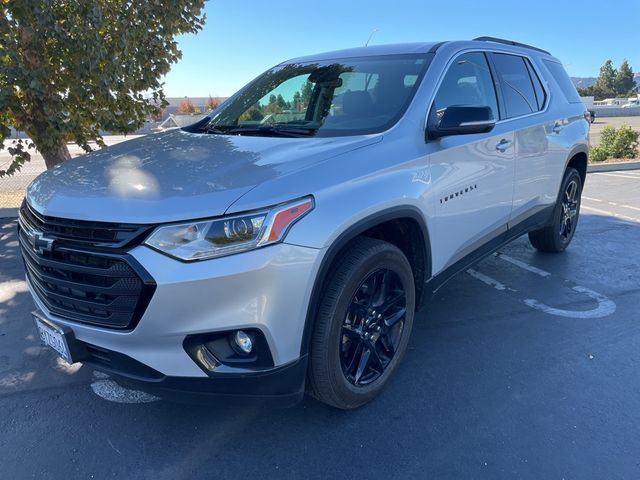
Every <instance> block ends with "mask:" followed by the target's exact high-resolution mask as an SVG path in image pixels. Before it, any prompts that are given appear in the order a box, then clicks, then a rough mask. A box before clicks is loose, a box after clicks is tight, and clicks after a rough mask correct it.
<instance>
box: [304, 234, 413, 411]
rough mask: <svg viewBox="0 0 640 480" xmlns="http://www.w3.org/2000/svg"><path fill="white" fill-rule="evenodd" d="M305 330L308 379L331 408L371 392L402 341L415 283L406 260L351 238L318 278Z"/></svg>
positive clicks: (356, 402)
mask: <svg viewBox="0 0 640 480" xmlns="http://www.w3.org/2000/svg"><path fill="white" fill-rule="evenodd" d="M325 285H326V291H325V292H324V295H323V297H322V300H321V302H320V308H319V311H318V316H317V318H316V322H315V326H314V332H313V337H312V344H311V352H310V365H309V386H310V393H311V394H312V395H313V396H315V397H316V398H317V399H318V400H320V401H322V402H324V403H327V404H329V405H332V406H334V407H337V408H342V409H351V408H356V407H359V406H361V405H363V404H365V403H367V402H368V401H370V400H372V399H373V398H374V397H376V396H377V395H378V394H379V393H380V392H381V390H382V389H383V388H384V387H385V385H386V384H387V383H388V381H389V379H390V377H391V376H392V375H393V373H394V372H395V370H396V369H397V368H398V364H399V363H400V360H401V359H402V357H403V355H404V353H405V351H406V349H407V344H408V342H409V336H410V334H411V327H412V326H413V317H414V312H415V286H414V280H413V273H412V270H411V265H410V264H409V261H408V260H407V258H406V257H405V256H404V254H403V253H402V251H401V250H400V249H398V248H397V247H395V246H394V245H392V244H390V243H387V242H384V241H382V240H376V239H372V238H359V239H357V240H355V241H354V242H353V243H352V244H351V245H350V246H349V247H348V248H347V250H346V251H345V252H344V253H343V254H342V255H341V256H340V259H339V260H338V262H337V263H336V265H335V266H334V267H333V269H332V271H331V272H330V274H329V277H328V278H327V281H326V283H325Z"/></svg>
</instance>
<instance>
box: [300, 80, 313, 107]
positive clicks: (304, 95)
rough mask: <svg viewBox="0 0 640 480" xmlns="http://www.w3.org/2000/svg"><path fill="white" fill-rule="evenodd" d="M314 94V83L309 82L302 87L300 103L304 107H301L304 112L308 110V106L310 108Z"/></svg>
mask: <svg viewBox="0 0 640 480" xmlns="http://www.w3.org/2000/svg"><path fill="white" fill-rule="evenodd" d="M312 93H313V83H311V82H310V81H309V80H307V81H306V82H305V83H304V85H303V86H302V90H301V91H300V103H301V105H302V107H301V110H302V111H304V110H306V108H307V106H309V102H310V101H311V94H312Z"/></svg>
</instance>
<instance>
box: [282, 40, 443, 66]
mask: <svg viewBox="0 0 640 480" xmlns="http://www.w3.org/2000/svg"><path fill="white" fill-rule="evenodd" d="M440 43H441V42H420V43H395V44H389V45H370V46H368V47H355V48H348V49H346V50H334V51H332V52H325V53H319V54H316V55H307V56H304V57H298V58H292V59H291V60H289V61H290V62H293V61H295V62H306V61H312V60H330V59H333V58H351V57H373V56H377V55H399V54H403V53H409V54H411V53H427V52H428V51H429V50H431V49H432V48H434V47H435V46H437V45H439V44H440Z"/></svg>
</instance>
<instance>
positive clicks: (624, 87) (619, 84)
mask: <svg viewBox="0 0 640 480" xmlns="http://www.w3.org/2000/svg"><path fill="white" fill-rule="evenodd" d="M614 87H615V90H616V93H617V94H618V95H625V94H629V93H631V92H632V91H633V89H634V88H636V82H635V80H634V78H633V69H632V68H631V66H630V65H629V62H628V61H627V60H626V59H625V60H624V61H623V62H622V63H621V64H620V67H619V68H618V72H617V73H616V78H615V80H614Z"/></svg>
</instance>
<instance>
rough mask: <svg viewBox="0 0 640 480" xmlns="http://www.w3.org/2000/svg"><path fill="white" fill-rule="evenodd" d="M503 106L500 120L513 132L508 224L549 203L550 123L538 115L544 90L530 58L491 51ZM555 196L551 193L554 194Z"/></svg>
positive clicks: (552, 173) (550, 173) (542, 101)
mask: <svg viewBox="0 0 640 480" xmlns="http://www.w3.org/2000/svg"><path fill="white" fill-rule="evenodd" d="M490 57H491V60H492V62H493V66H494V68H495V72H496V77H497V80H498V84H499V87H500V91H501V94H502V99H503V105H504V123H505V124H506V125H508V126H509V128H511V129H512V130H513V131H514V135H515V184H514V190H513V211H512V212H511V215H510V219H509V226H510V227H512V226H514V225H516V224H518V223H520V222H521V221H524V220H526V219H527V218H528V217H529V216H531V215H533V214H534V213H536V212H538V211H539V210H541V209H542V208H543V207H544V206H546V205H548V204H549V198H548V195H549V191H548V186H549V180H550V178H551V176H552V175H557V174H556V172H555V171H553V170H550V169H549V161H550V158H551V157H552V156H553V151H554V148H553V146H551V147H550V145H549V141H548V138H547V135H548V134H549V133H552V132H553V128H554V126H553V125H546V124H545V122H544V120H543V116H542V115H540V114H539V112H541V111H542V110H543V109H544V107H545V104H546V101H547V92H546V90H545V89H544V87H543V86H542V83H541V82H540V79H539V77H538V75H537V73H536V72H535V70H534V68H533V66H532V63H531V61H530V60H529V59H528V58H526V57H523V56H520V55H514V54H508V53H491V54H490ZM554 195H555V193H554Z"/></svg>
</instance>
